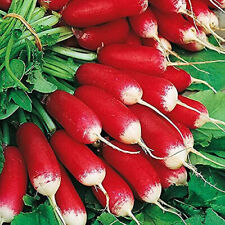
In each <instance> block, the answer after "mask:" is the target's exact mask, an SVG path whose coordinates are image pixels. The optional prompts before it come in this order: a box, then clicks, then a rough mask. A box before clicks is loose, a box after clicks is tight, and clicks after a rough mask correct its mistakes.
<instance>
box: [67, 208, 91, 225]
mask: <svg viewBox="0 0 225 225" xmlns="http://www.w3.org/2000/svg"><path fill="white" fill-rule="evenodd" d="M63 218H64V220H65V222H66V224H69V225H85V224H86V222H87V214H86V212H83V211H81V210H80V211H76V212H75V211H74V210H67V211H63Z"/></svg>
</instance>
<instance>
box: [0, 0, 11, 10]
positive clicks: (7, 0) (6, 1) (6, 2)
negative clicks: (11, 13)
mask: <svg viewBox="0 0 225 225" xmlns="http://www.w3.org/2000/svg"><path fill="white" fill-rule="evenodd" d="M11 2H12V0H0V9H2V10H4V11H8V9H9V7H10V5H11Z"/></svg>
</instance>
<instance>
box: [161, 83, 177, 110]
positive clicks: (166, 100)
mask: <svg viewBox="0 0 225 225" xmlns="http://www.w3.org/2000/svg"><path fill="white" fill-rule="evenodd" d="M177 99H178V92H177V89H176V88H175V87H174V86H172V85H168V86H167V87H166V88H165V89H164V95H163V97H162V100H163V107H164V109H165V110H166V111H167V112H171V111H172V110H173V109H174V108H175V106H176V102H177Z"/></svg>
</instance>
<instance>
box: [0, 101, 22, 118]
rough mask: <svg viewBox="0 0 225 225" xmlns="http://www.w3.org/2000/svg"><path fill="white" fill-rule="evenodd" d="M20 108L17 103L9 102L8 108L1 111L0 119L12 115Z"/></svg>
mask: <svg viewBox="0 0 225 225" xmlns="http://www.w3.org/2000/svg"><path fill="white" fill-rule="evenodd" d="M18 108H19V106H18V105H17V104H14V103H9V105H8V106H7V108H6V109H3V110H1V111H0V120H4V119H6V118H8V117H10V116H11V115H12V114H13V113H14V112H16V110H17V109H18Z"/></svg>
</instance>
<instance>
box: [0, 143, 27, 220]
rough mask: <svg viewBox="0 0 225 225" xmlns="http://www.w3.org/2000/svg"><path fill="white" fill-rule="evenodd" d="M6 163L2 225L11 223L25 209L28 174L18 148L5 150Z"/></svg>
mask: <svg viewBox="0 0 225 225" xmlns="http://www.w3.org/2000/svg"><path fill="white" fill-rule="evenodd" d="M4 157H5V163H4V167H3V170H2V173H1V175H0V224H2V223H10V222H11V221H12V220H13V218H14V216H16V215H17V214H19V213H20V212H21V211H22V209H23V196H24V195H25V193H26V188H27V172H26V168H25V164H24V160H23V157H22V155H21V153H20V152H19V150H18V149H17V148H16V147H13V146H8V147H6V148H5V149H4Z"/></svg>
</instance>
